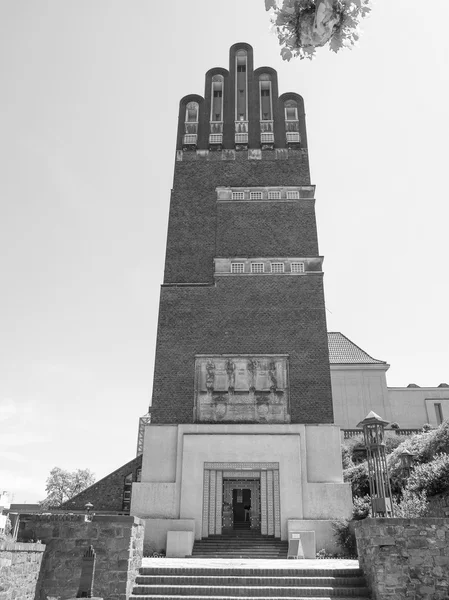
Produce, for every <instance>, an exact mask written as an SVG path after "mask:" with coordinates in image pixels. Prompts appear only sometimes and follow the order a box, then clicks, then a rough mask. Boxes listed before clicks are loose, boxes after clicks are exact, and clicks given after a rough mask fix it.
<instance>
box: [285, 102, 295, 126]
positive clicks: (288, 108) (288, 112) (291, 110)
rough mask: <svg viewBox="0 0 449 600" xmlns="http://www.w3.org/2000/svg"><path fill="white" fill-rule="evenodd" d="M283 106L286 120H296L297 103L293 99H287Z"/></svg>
mask: <svg viewBox="0 0 449 600" xmlns="http://www.w3.org/2000/svg"><path fill="white" fill-rule="evenodd" d="M284 108H285V120H286V121H297V120H298V105H297V104H296V102H295V101H294V100H287V102H286V103H285V104H284Z"/></svg>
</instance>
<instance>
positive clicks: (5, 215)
mask: <svg viewBox="0 0 449 600" xmlns="http://www.w3.org/2000/svg"><path fill="white" fill-rule="evenodd" d="M437 5H438V10H436V9H435V3H432V4H429V7H428V8H427V5H426V4H425V3H424V4H423V2H422V1H418V0H394V1H384V2H381V1H379V0H378V1H377V2H375V4H374V6H373V12H372V15H371V16H370V17H369V18H368V19H365V20H364V23H363V29H364V34H363V36H362V37H361V41H360V44H359V46H358V47H357V48H355V49H354V50H352V51H348V50H347V51H342V52H340V53H339V54H337V55H335V54H332V53H330V52H329V51H328V50H321V51H319V52H318V55H317V58H316V59H314V60H313V61H312V62H310V61H307V62H306V61H300V60H293V61H291V62H290V63H285V62H283V61H282V60H281V58H280V56H279V47H278V43H277V39H276V38H275V37H274V35H273V34H271V33H270V32H269V19H268V15H267V13H265V10H264V0H226V2H223V1H219V0H192V1H190V2H185V1H181V0H172V1H171V2H155V1H153V0H151V1H150V0H126V1H125V0H0V201H1V220H0V228H1V232H0V244H1V250H0V261H1V279H0V281H1V288H2V289H1V292H2V293H1V296H0V298H1V306H0V339H1V344H0V369H1V373H0V490H2V489H5V490H10V491H11V492H13V493H14V494H15V498H14V500H15V501H16V502H23V501H28V502H34V501H37V500H39V499H41V498H43V497H44V495H45V492H44V488H45V479H46V477H47V475H48V473H49V471H50V469H51V468H52V467H54V466H56V465H57V466H60V467H62V468H66V469H75V468H78V467H80V468H85V467H89V468H91V469H92V470H93V471H94V472H95V474H96V476H97V478H100V477H103V476H104V475H106V474H107V473H108V472H110V471H112V470H114V469H115V468H117V467H119V466H120V465H121V464H123V463H125V462H127V461H128V460H131V459H132V458H133V456H134V455H135V446H136V434H137V424H138V417H139V416H140V415H141V414H143V413H145V412H146V409H147V406H148V404H149V401H150V397H151V387H152V375H153V361H154V346H155V336H156V324H157V316H158V302H159V286H160V284H161V282H162V275H163V262H164V254H165V237H166V227H167V217H168V208H169V198H170V188H171V184H172V177H173V164H174V152H175V129H176V121H177V114H178V102H179V100H180V98H181V97H182V96H184V95H186V94H188V93H197V94H203V86H204V74H205V72H206V71H207V70H208V69H210V68H211V67H214V66H223V67H228V53H229V47H230V46H231V45H232V44H234V43H235V42H238V41H245V42H248V43H250V44H251V45H252V46H253V48H254V62H255V67H258V66H262V65H269V66H272V67H274V68H275V69H277V70H278V72H279V89H280V92H281V93H283V92H286V91H295V92H298V93H300V94H301V95H302V96H303V97H304V99H305V104H306V113H307V127H308V138H309V151H310V161H311V172H312V182H313V183H314V184H316V186H317V193H316V198H317V204H316V208H317V218H318V232H319V241H320V252H321V253H322V254H323V255H324V256H325V262H324V268H325V291H326V302H327V308H328V313H327V318H328V327H329V330H331V331H341V332H343V333H344V334H345V335H347V336H348V337H349V338H350V339H351V340H353V341H354V342H355V343H356V344H358V345H360V346H361V347H362V348H363V349H364V350H366V351H367V352H368V353H370V354H371V355H373V356H374V357H376V358H379V359H382V360H386V361H387V362H388V363H389V364H391V368H390V370H389V372H388V374H387V377H388V383H389V385H407V384H408V383H410V382H415V383H417V384H419V385H421V386H426V385H428V386H434V385H438V384H439V383H441V382H442V381H449V367H448V356H449V350H448V333H449V331H448V329H449V327H448V318H447V304H448V297H449V289H448V275H447V264H448V249H447V248H448V234H447V232H448V208H447V203H448V199H447V174H448V158H447V147H448V139H449V127H448V124H449V117H448V114H449V111H448V106H449V93H448V90H449V38H448V36H447V23H448V21H449V2H439V3H437Z"/></svg>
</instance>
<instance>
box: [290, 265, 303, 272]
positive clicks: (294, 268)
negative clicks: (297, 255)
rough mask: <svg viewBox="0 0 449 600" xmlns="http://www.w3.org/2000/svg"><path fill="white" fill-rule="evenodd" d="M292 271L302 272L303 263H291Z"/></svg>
mask: <svg viewBox="0 0 449 600" xmlns="http://www.w3.org/2000/svg"><path fill="white" fill-rule="evenodd" d="M292 273H304V263H302V262H294V263H292Z"/></svg>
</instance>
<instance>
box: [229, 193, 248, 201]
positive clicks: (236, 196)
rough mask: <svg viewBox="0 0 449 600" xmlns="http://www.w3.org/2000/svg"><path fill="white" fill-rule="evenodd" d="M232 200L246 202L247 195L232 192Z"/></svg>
mask: <svg viewBox="0 0 449 600" xmlns="http://www.w3.org/2000/svg"><path fill="white" fill-rule="evenodd" d="M232 199H233V200H244V199H245V193H244V192H232Z"/></svg>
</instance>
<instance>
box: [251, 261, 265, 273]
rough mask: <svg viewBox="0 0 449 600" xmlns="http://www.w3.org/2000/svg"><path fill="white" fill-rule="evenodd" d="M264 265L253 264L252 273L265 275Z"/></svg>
mask: <svg viewBox="0 0 449 600" xmlns="http://www.w3.org/2000/svg"><path fill="white" fill-rule="evenodd" d="M263 272H264V268H263V263H251V273H263Z"/></svg>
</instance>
